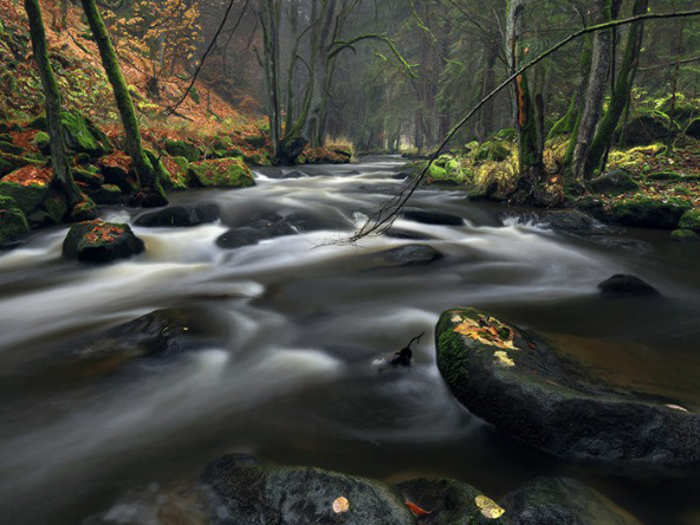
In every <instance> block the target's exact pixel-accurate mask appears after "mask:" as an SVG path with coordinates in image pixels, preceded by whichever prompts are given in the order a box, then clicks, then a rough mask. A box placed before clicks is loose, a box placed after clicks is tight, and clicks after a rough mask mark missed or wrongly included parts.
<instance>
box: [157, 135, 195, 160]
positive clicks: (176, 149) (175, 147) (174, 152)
mask: <svg viewBox="0 0 700 525" xmlns="http://www.w3.org/2000/svg"><path fill="white" fill-rule="evenodd" d="M164 147H165V151H167V152H168V154H169V155H171V156H173V157H185V158H186V159H187V160H188V161H190V162H197V161H198V160H200V159H201V158H202V152H201V151H200V149H199V148H198V147H196V146H195V145H194V144H190V143H189V142H184V141H182V140H171V139H167V140H166V141H165V143H164Z"/></svg>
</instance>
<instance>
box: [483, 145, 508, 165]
mask: <svg viewBox="0 0 700 525" xmlns="http://www.w3.org/2000/svg"><path fill="white" fill-rule="evenodd" d="M508 157H510V150H509V149H508V148H507V147H506V146H504V145H503V144H501V143H500V142H492V141H487V142H484V143H483V144H482V145H481V146H479V149H478V150H477V151H476V154H475V155H474V158H475V159H476V160H478V161H484V160H493V161H496V162H502V161H504V160H506V159H507V158H508Z"/></svg>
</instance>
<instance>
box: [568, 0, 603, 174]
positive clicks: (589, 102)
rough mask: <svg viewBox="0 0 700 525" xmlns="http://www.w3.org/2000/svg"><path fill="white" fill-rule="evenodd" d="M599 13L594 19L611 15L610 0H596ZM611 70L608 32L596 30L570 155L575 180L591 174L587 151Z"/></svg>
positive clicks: (601, 20) (601, 18)
mask: <svg viewBox="0 0 700 525" xmlns="http://www.w3.org/2000/svg"><path fill="white" fill-rule="evenodd" d="M597 6H598V9H599V13H598V15H597V16H596V20H595V23H601V22H606V21H608V20H610V19H611V16H612V10H611V0H599V2H598V3H597ZM609 71H610V32H609V31H598V32H596V33H595V34H594V35H593V48H592V51H591V70H590V74H589V77H588V82H587V87H586V93H585V95H584V107H583V111H582V112H581V119H580V122H579V126H578V134H577V136H576V143H575V145H574V149H573V155H572V159H571V170H572V175H573V177H574V179H575V180H576V181H577V183H581V181H583V179H584V178H585V177H586V176H587V175H590V173H591V172H592V171H593V167H592V166H591V164H590V162H589V159H590V157H589V155H588V152H589V150H590V147H591V143H592V142H593V137H594V134H595V131H596V127H597V126H598V121H599V120H600V114H601V111H602V108H603V98H604V97H605V91H606V88H607V85H608V83H607V79H608V73H609Z"/></svg>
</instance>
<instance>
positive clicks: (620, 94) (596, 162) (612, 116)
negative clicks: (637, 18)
mask: <svg viewBox="0 0 700 525" xmlns="http://www.w3.org/2000/svg"><path fill="white" fill-rule="evenodd" d="M648 6H649V0H635V2H634V8H633V14H634V15H640V14H643V13H646V12H647V7H648ZM643 36H644V23H643V22H638V23H636V24H634V25H632V27H631V28H630V30H629V34H628V36H627V44H626V46H625V55H624V57H623V59H622V64H621V66H620V72H619V73H618V75H617V82H616V84H615V90H614V91H613V94H612V98H611V100H610V104H609V106H608V110H607V111H606V112H605V115H604V116H603V118H602V120H601V122H600V126H599V128H598V132H597V133H596V135H595V138H594V139H593V143H592V144H591V147H590V149H589V151H588V158H587V160H586V165H587V166H590V167H592V168H593V169H600V170H603V169H604V168H605V166H604V164H605V162H604V157H605V152H606V150H607V148H608V147H609V145H610V143H611V141H612V138H613V134H614V132H615V127H616V126H617V123H618V122H619V120H620V117H621V116H622V114H623V112H624V111H625V107H626V106H627V104H628V102H629V97H630V91H631V89H632V83H633V81H634V76H635V74H636V72H637V66H638V65H639V51H640V49H641V46H642V38H643Z"/></svg>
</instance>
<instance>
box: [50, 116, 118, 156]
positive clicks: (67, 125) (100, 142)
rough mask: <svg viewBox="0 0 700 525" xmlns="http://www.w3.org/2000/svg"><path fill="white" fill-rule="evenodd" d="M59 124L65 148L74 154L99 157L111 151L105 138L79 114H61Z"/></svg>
mask: <svg viewBox="0 0 700 525" xmlns="http://www.w3.org/2000/svg"><path fill="white" fill-rule="evenodd" d="M61 124H62V125H63V132H64V138H65V141H66V146H67V147H68V148H69V149H71V150H73V151H75V152H76V153H87V154H88V155H90V156H92V157H99V156H100V155H104V154H105V153H108V152H109V151H111V147H110V144H109V139H108V138H107V136H106V135H105V134H104V133H103V132H102V131H100V130H99V129H98V128H97V126H95V125H94V124H93V123H92V122H91V121H90V120H88V119H87V118H85V117H84V116H83V115H81V114H80V113H76V112H71V111H64V112H62V113H61Z"/></svg>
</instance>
